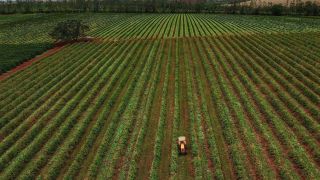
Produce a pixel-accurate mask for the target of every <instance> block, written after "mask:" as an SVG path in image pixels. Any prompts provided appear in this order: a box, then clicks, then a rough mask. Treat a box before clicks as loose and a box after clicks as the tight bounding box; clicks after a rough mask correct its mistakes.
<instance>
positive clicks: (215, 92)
mask: <svg viewBox="0 0 320 180" xmlns="http://www.w3.org/2000/svg"><path fill="white" fill-rule="evenodd" d="M29 16H30V17H31V15H28V17H23V16H21V15H19V16H16V17H14V16H13V17H12V16H0V26H2V25H3V24H8V23H9V24H10V23H11V22H15V24H16V25H17V26H20V24H24V23H26V22H25V19H28V18H30V17H29ZM34 16H41V17H39V19H38V18H36V19H35V20H34V23H32V22H33V20H32V21H30V20H29V21H30V23H28V24H29V25H30V27H28V28H29V29H32V28H34V29H37V28H36V27H35V26H37V25H35V24H36V22H37V21H41V19H42V18H49V17H50V18H52V17H55V16H61V17H62V19H63V18H64V19H65V18H67V16H62V15H34ZM48 16H49V17H48ZM32 17H33V16H32ZM70 17H71V15H70ZM72 17H74V18H81V19H84V21H86V22H88V23H89V24H90V25H91V27H92V29H91V31H90V33H89V34H90V35H91V36H94V37H97V40H95V41H93V42H88V43H84V42H82V43H75V44H71V45H66V46H65V47H63V48H62V49H61V51H59V52H58V53H56V54H54V55H52V56H50V57H47V58H45V59H42V60H41V61H38V62H36V63H34V64H33V65H32V66H30V67H28V68H27V69H25V70H22V71H20V72H17V73H15V74H14V75H12V76H11V77H9V78H7V79H5V80H3V81H0V179H17V178H18V179H35V178H38V179H75V178H77V179H85V178H88V179H95V178H97V179H111V178H112V179H147V178H150V179H169V178H172V179H195V178H198V179H213V178H214V179H236V178H243V179H262V178H264V179H275V178H277V179H280V178H285V179H316V178H318V177H320V124H319V123H320V71H319V69H320V51H319V49H320V19H319V20H317V19H309V18H297V17H259V16H232V15H206V14H143V15H142V14H89V15H88V14H87V15H86V14H80V15H77V14H72ZM19 21H22V22H21V23H19ZM29 21H28V22H29ZM46 22H47V21H46ZM52 23H54V22H52ZM39 29H40V28H39ZM44 29H46V28H45V27H44ZM1 30H2V29H1ZM1 30H0V31H1ZM44 32H45V30H43V31H42V32H39V34H42V35H39V37H40V36H41V37H43V38H42V39H46V41H48V42H50V40H48V37H47V36H46V35H45V33H44ZM7 33H9V32H4V31H1V33H0V37H2V38H3V37H5V35H4V34H7ZM30 33H31V32H30ZM34 33H36V32H34ZM14 34H16V33H14ZM36 34H38V33H36ZM18 36H21V37H18ZM21 38H22V35H19V33H17V40H16V42H17V44H20V43H21V42H23V40H22V39H21ZM0 42H1V41H0ZM1 43H2V42H1ZM13 50H14V51H16V52H18V51H19V50H22V49H19V48H14V49H13ZM2 57H3V56H2V55H1V56H0V63H2V62H3V61H4V60H5V59H3V58H2ZM18 59H19V58H18ZM22 59H23V58H20V60H19V61H22ZM6 60H7V61H10V59H6ZM0 67H2V64H0ZM180 135H184V136H186V137H187V140H188V154H187V155H186V156H179V155H178V151H177V146H176V138H177V137H178V136H180Z"/></svg>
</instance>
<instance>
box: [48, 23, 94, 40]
mask: <svg viewBox="0 0 320 180" xmlns="http://www.w3.org/2000/svg"><path fill="white" fill-rule="evenodd" d="M88 30H89V26H87V25H85V24H83V22H82V21H80V20H67V21H64V22H60V23H58V24H57V25H56V27H55V28H54V29H53V30H52V31H51V32H50V33H49V35H50V36H51V37H52V38H53V39H55V40H56V41H71V40H76V39H79V38H80V37H84V36H85V34H86V32H87V31H88Z"/></svg>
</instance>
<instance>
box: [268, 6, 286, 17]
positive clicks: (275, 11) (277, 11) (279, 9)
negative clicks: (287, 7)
mask: <svg viewBox="0 0 320 180" xmlns="http://www.w3.org/2000/svg"><path fill="white" fill-rule="evenodd" d="M271 14H272V15H274V16H281V15H282V14H283V6H282V5H281V4H276V5H273V6H272V7H271Z"/></svg>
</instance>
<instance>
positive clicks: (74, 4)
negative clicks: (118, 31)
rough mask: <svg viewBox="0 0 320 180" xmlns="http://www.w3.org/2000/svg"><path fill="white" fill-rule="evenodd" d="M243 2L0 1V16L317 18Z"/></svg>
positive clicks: (298, 7) (309, 5) (312, 11)
mask: <svg viewBox="0 0 320 180" xmlns="http://www.w3.org/2000/svg"><path fill="white" fill-rule="evenodd" d="M244 1H245V0H216V1H212V0H182V1H181V0H5V1H1V0H0V13H1V14H10V13H51V12H126V13H182V12H183V13H187V12H189V13H226V14H256V15H307V16H318V15H319V14H320V13H319V12H320V6H319V5H318V4H316V3H314V2H310V1H308V2H305V3H303V2H301V3H297V4H293V5H290V6H289V7H287V6H283V5H280V4H276V5H272V4H268V5H265V6H253V5H244V4H242V2H244Z"/></svg>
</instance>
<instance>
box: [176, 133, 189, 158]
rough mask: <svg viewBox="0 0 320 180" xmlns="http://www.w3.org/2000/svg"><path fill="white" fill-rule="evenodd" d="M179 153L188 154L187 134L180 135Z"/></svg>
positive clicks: (178, 142)
mask: <svg viewBox="0 0 320 180" xmlns="http://www.w3.org/2000/svg"><path fill="white" fill-rule="evenodd" d="M177 145H178V150H179V154H181V155H185V154H187V140H186V137H185V136H180V137H178V141H177Z"/></svg>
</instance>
